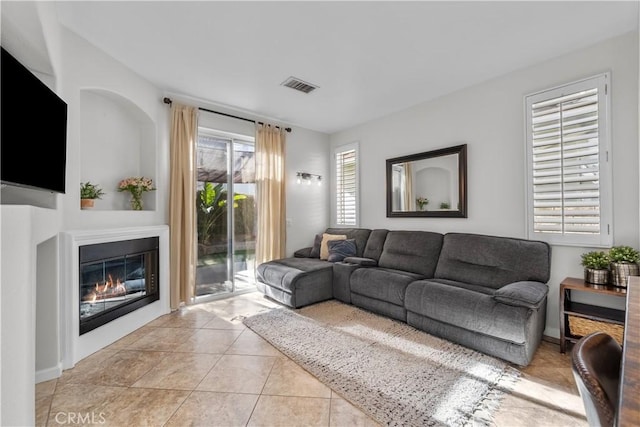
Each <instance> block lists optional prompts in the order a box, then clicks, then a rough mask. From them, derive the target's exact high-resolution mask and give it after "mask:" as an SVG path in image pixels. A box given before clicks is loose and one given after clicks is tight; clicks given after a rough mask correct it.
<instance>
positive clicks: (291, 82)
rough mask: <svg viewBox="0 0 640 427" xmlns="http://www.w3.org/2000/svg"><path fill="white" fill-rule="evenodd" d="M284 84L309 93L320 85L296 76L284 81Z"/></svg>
mask: <svg viewBox="0 0 640 427" xmlns="http://www.w3.org/2000/svg"><path fill="white" fill-rule="evenodd" d="M282 86H286V87H290V88H291V89H295V90H299V91H300V92H304V93H309V92H311V91H313V90H316V89H317V88H318V86H316V85H312V84H311V83H307V82H305V81H303V80H300V79H299V78H296V77H289V78H288V79H287V80H285V81H284V82H282Z"/></svg>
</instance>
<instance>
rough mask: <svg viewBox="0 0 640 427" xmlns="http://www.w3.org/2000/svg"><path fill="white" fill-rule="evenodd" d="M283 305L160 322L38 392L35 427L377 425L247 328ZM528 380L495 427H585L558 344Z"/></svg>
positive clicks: (540, 356)
mask: <svg viewBox="0 0 640 427" xmlns="http://www.w3.org/2000/svg"><path fill="white" fill-rule="evenodd" d="M277 306H278V305H277V304H276V303H274V302H272V301H269V300H268V299H266V298H265V297H264V296H263V295H262V294H260V293H257V292H254V293H249V294H244V295H242V296H238V297H233V298H230V299H224V300H219V301H215V302H210V303H205V304H201V305H198V306H193V307H190V308H188V309H185V310H182V311H180V312H175V313H172V314H169V315H165V316H162V317H160V318H158V319H157V320H154V321H153V322H151V323H149V324H148V325H146V326H144V327H142V328H140V329H139V330H137V331H135V332H133V333H132V334H130V335H127V336H126V337H124V338H122V339H120V340H118V341H117V342H115V343H114V344H112V345H110V346H108V347H106V348H104V349H103V350H100V351H98V352H96V353H95V354H93V355H91V356H89V357H87V358H86V359H84V360H82V361H81V362H80V363H78V365H76V367H75V368H73V369H70V370H68V371H65V372H64V374H63V375H62V376H61V377H60V378H58V379H54V380H50V381H47V382H43V383H40V384H38V385H37V387H36V410H37V419H36V424H37V425H57V424H74V422H72V421H69V420H68V418H67V417H68V416H69V414H71V416H74V415H76V414H82V415H83V416H86V414H89V416H93V417H94V419H95V420H96V422H100V421H102V422H100V424H102V425H115V426H118V425H153V426H156V425H158V426H159V425H165V426H185V425H201V426H208V425H211V426H213V425H215V426H240V425H248V426H275V425H280V426H327V425H329V426H376V425H380V424H378V423H377V422H376V421H374V420H373V419H371V418H370V417H369V416H367V415H366V414H365V413H363V412H362V411H361V410H359V409H358V408H356V407H354V406H353V405H352V404H351V403H349V402H348V401H347V400H345V399H343V398H342V397H341V396H340V395H339V394H337V393H336V392H334V391H332V390H331V389H330V388H328V387H327V386H326V385H324V384H322V383H321V382H320V381H318V380H317V379H316V378H315V377H314V376H313V375H311V374H309V373H308V372H307V371H305V370H304V369H302V368H300V367H299V366H298V365H297V364H295V363H294V362H292V361H291V359H290V358H288V357H287V356H285V355H284V354H282V353H281V352H280V351H278V350H277V349H276V348H274V347H273V346H272V345H270V344H269V343H268V342H267V341H265V340H264V339H263V338H261V337H260V336H259V335H257V334H255V333H253V332H252V331H251V330H250V329H248V328H247V327H245V326H244V325H243V324H242V320H241V319H242V317H244V316H249V315H251V314H254V313H258V312H261V311H264V310H266V309H269V308H272V307H277ZM522 373H523V377H522V379H521V380H520V383H519V384H518V386H517V387H516V388H515V389H514V391H513V393H512V394H510V395H509V396H507V397H506V398H505V400H504V401H503V403H502V405H501V407H500V409H499V410H498V411H497V413H496V414H494V415H493V418H492V420H491V422H490V425H493V426H505V427H507V426H509V427H510V426H560V425H563V426H586V425H587V422H586V419H585V415H584V408H583V407H582V401H581V400H580V397H579V396H578V391H577V389H576V386H575V383H574V380H573V375H572V373H571V366H570V360H569V356H568V355H567V354H564V355H563V354H560V352H559V349H558V345H557V344H552V343H548V342H543V343H542V345H541V346H540V349H539V350H538V351H537V353H536V355H535V357H534V359H533V361H532V363H531V364H530V365H529V366H528V367H527V368H525V369H523V370H522ZM56 417H57V418H56ZM47 420H48V423H47ZM79 424H81V423H79ZM86 424H90V423H86Z"/></svg>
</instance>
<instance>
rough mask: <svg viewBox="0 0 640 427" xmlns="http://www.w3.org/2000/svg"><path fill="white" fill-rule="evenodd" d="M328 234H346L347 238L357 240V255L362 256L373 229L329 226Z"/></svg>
mask: <svg viewBox="0 0 640 427" xmlns="http://www.w3.org/2000/svg"><path fill="white" fill-rule="evenodd" d="M325 233H327V234H344V235H345V236H347V239H354V240H355V241H356V256H358V257H361V256H362V255H363V254H364V248H365V247H366V246H367V240H368V239H369V234H370V233H371V230H370V229H368V228H327V229H326V231H325Z"/></svg>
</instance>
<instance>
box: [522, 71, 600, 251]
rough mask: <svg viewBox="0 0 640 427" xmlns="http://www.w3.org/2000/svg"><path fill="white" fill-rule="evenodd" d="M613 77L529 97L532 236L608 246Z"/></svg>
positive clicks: (595, 79) (579, 243) (561, 242)
mask: <svg viewBox="0 0 640 427" xmlns="http://www.w3.org/2000/svg"><path fill="white" fill-rule="evenodd" d="M607 84H608V75H607V74H603V75H601V76H597V77H594V78H591V79H587V80H583V81H580V82H577V83H572V84H570V85H566V86H562V87H560V88H555V89H551V90H548V91H545V92H541V93H537V94H534V95H531V96H528V97H527V100H526V113H527V117H526V119H527V120H526V122H527V155H528V172H529V176H528V178H529V180H528V182H529V191H528V192H529V237H530V238H536V239H540V240H546V241H548V242H550V243H556V244H575V245H591V246H608V245H609V244H610V242H611V234H610V231H611V230H610V206H611V203H610V197H611V191H610V182H611V180H610V171H609V167H608V124H607V120H608V99H607V98H608V93H607V89H608V87H607Z"/></svg>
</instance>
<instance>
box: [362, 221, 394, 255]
mask: <svg viewBox="0 0 640 427" xmlns="http://www.w3.org/2000/svg"><path fill="white" fill-rule="evenodd" d="M388 232H389V230H382V229H380V230H372V231H371V234H369V240H367V246H366V247H365V248H364V255H363V256H364V257H365V258H371V259H375V260H376V261H378V260H379V259H380V255H382V249H383V248H384V241H385V240H386V238H387V233H388Z"/></svg>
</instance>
